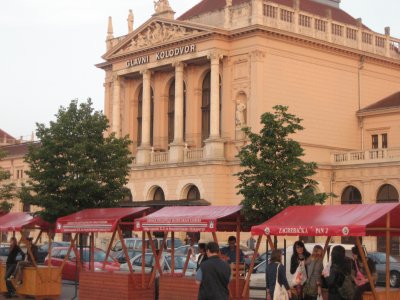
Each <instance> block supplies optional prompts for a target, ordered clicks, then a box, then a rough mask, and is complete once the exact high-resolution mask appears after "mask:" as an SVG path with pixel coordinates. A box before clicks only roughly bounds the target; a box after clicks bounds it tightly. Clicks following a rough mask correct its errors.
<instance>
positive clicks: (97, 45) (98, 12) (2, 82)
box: [0, 0, 400, 138]
mask: <svg viewBox="0 0 400 300" xmlns="http://www.w3.org/2000/svg"><path fill="white" fill-rule="evenodd" d="M199 1H200V0H170V4H171V7H172V8H173V9H174V10H175V11H176V16H177V17H178V16H179V15H181V14H182V13H183V12H185V11H186V10H188V9H189V8H190V7H192V6H193V5H195V4H196V3H198V2H199ZM1 2H2V3H1V9H0V33H1V35H0V37H1V44H0V57H1V58H0V93H1V94H0V128H1V129H3V130H4V131H6V132H8V133H9V134H11V135H13V136H14V137H17V138H19V137H20V136H24V138H28V137H30V135H31V132H32V131H34V130H35V129H36V125H35V123H36V122H39V123H46V124H47V123H48V122H49V121H50V120H54V119H55V118H54V114H56V113H57V111H58V108H59V107H60V106H68V104H69V103H70V101H71V100H72V99H76V98H78V99H79V100H85V99H86V98H88V97H90V98H92V100H93V102H94V106H95V108H96V109H99V110H102V109H103V101H104V92H103V82H104V72H103V71H102V70H100V69H97V68H96V67H95V66H94V64H96V63H99V62H101V61H102V59H101V55H103V54H104V53H105V43H104V41H105V38H106V31H107V19H108V16H112V17H113V24H114V36H120V35H124V34H126V33H127V30H128V29H127V22H126V19H127V15H128V10H129V9H132V10H133V13H134V15H135V24H134V27H135V28H137V27H138V26H139V25H141V24H142V23H143V22H145V21H146V20H147V19H149V18H150V17H151V14H152V13H153V1H152V0H113V1H110V0H3V1H1ZM341 7H342V8H343V9H344V10H346V11H347V12H348V13H350V14H351V15H352V16H354V17H356V18H358V17H362V18H363V22H364V24H366V25H367V26H368V27H370V28H371V29H372V30H374V31H377V32H379V33H383V32H384V27H385V26H390V27H391V30H392V31H391V35H392V36H394V37H397V38H400V19H399V15H398V14H399V11H400V1H399V0H379V1H378V0H342V4H341Z"/></svg>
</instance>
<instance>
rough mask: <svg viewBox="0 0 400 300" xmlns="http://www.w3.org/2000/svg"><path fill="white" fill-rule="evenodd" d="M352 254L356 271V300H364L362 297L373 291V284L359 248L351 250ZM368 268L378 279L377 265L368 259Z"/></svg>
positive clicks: (355, 247)
mask: <svg viewBox="0 0 400 300" xmlns="http://www.w3.org/2000/svg"><path fill="white" fill-rule="evenodd" d="M351 252H352V253H353V259H354V261H353V271H354V282H355V284H356V290H355V293H354V298H353V299H354V300H362V295H363V294H364V292H366V291H371V284H370V282H369V281H368V278H367V271H366V270H365V266H364V264H363V262H362V259H361V256H360V252H359V251H358V248H357V246H354V247H353V248H351ZM367 264H368V268H369V270H370V272H371V275H372V277H373V278H376V277H377V274H376V267H375V263H374V262H373V261H372V260H371V259H370V258H367Z"/></svg>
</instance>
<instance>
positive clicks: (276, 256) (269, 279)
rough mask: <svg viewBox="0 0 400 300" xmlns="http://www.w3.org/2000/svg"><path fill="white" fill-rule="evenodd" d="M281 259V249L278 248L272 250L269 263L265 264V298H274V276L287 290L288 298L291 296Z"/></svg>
mask: <svg viewBox="0 0 400 300" xmlns="http://www.w3.org/2000/svg"><path fill="white" fill-rule="evenodd" d="M281 261H282V251H281V250H279V249H274V250H272V253H271V259H270V262H269V264H267V266H266V269H265V282H266V287H267V299H268V300H270V299H273V298H274V292H275V284H276V277H277V276H278V283H279V284H280V285H284V286H285V288H286V290H287V291H288V294H289V298H291V297H292V295H291V292H290V287H289V283H288V281H287V278H286V274H285V268H284V267H283V265H282V264H281Z"/></svg>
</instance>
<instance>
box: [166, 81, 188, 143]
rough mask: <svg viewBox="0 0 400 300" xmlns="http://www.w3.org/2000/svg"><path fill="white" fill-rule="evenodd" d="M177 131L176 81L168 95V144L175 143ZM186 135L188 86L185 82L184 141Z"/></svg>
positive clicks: (171, 85)
mask: <svg viewBox="0 0 400 300" xmlns="http://www.w3.org/2000/svg"><path fill="white" fill-rule="evenodd" d="M174 130H175V79H174V80H173V81H172V82H171V84H170V86H169V93H168V143H169V144H170V143H172V142H173V141H174ZM185 135H186V84H185V82H183V140H184V141H185Z"/></svg>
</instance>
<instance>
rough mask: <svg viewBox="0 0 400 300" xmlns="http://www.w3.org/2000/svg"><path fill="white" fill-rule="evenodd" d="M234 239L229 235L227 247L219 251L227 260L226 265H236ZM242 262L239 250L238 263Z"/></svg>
mask: <svg viewBox="0 0 400 300" xmlns="http://www.w3.org/2000/svg"><path fill="white" fill-rule="evenodd" d="M236 247H237V245H236V237H234V236H233V235H231V236H230V237H229V238H228V246H227V247H224V248H222V249H221V254H222V255H223V256H224V258H226V259H227V262H228V264H232V263H236ZM243 262H244V254H243V251H242V250H241V249H239V263H243Z"/></svg>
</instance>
